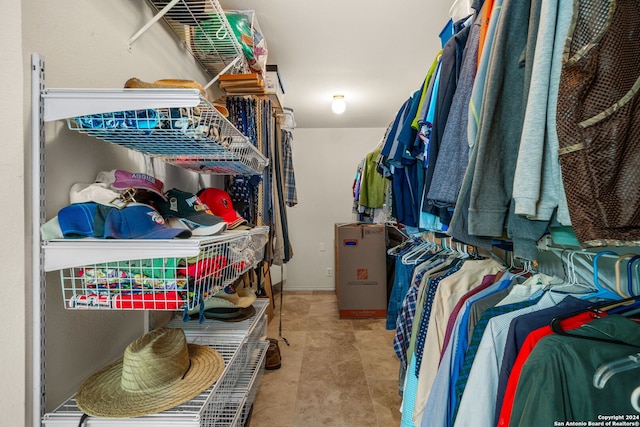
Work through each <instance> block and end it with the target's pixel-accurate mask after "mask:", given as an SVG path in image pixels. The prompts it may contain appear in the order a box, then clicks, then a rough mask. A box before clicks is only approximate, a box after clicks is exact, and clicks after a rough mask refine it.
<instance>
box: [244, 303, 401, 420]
mask: <svg viewBox="0 0 640 427" xmlns="http://www.w3.org/2000/svg"><path fill="white" fill-rule="evenodd" d="M282 297H283V302H282V317H281V318H280V295H279V294H276V295H275V301H276V308H275V310H274V317H273V319H272V320H271V322H270V323H269V325H268V328H267V336H268V337H270V338H279V336H280V335H281V337H284V338H286V340H287V342H289V345H287V344H286V343H285V342H284V340H283V339H282V338H280V339H279V347H280V351H281V353H282V368H280V369H278V370H274V371H265V373H264V375H263V377H262V381H261V385H260V389H259V391H258V394H257V396H256V399H255V401H254V411H253V413H252V415H251V422H250V427H394V426H398V425H400V413H399V410H398V408H399V407H400V404H401V401H402V400H401V398H400V396H399V395H398V379H397V378H398V368H399V361H398V359H397V357H396V356H395V353H394V351H393V334H394V332H395V331H387V330H386V329H385V326H386V320H385V319H340V318H339V312H338V304H337V298H336V296H335V293H334V292H324V291H322V292H317V291H316V292H297V291H296V292H293V291H292V292H286V290H285V293H284V295H283V296H282ZM280 322H281V324H280Z"/></svg>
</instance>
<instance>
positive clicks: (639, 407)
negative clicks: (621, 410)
mask: <svg viewBox="0 0 640 427" xmlns="http://www.w3.org/2000/svg"><path fill="white" fill-rule="evenodd" d="M631 406H633V409H635V410H636V411H637V412H640V387H636V389H635V390H633V392H631Z"/></svg>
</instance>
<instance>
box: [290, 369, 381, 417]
mask: <svg viewBox="0 0 640 427" xmlns="http://www.w3.org/2000/svg"><path fill="white" fill-rule="evenodd" d="M294 424H295V425H296V426H301V427H302V426H304V427H325V426H331V427H376V426H377V421H376V417H375V411H374V409H373V403H372V401H371V397H370V394H369V390H368V389H367V385H366V382H365V381H364V378H363V377H361V378H360V381H357V382H353V381H352V382H348V383H343V384H340V386H339V387H336V384H335V383H334V382H333V381H331V380H326V379H325V380H317V379H314V380H313V381H310V382H308V381H304V380H301V381H300V384H299V387H298V401H297V403H296V410H295V415H294Z"/></svg>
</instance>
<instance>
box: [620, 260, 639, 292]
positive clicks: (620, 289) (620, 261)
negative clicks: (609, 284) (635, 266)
mask: <svg viewBox="0 0 640 427" xmlns="http://www.w3.org/2000/svg"><path fill="white" fill-rule="evenodd" d="M635 256H636V254H624V255H620V256H619V257H618V259H616V264H615V272H616V290H617V291H618V294H620V296H621V297H623V298H627V297H628V296H629V295H627V294H625V293H624V292H623V291H622V286H621V283H620V263H621V262H622V260H623V259H625V258H629V257H631V258H633V257H635ZM627 267H628V266H627ZM627 285H628V284H627Z"/></svg>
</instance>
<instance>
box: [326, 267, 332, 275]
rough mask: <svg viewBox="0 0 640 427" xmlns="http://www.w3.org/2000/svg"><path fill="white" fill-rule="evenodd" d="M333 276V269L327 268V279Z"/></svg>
mask: <svg viewBox="0 0 640 427" xmlns="http://www.w3.org/2000/svg"><path fill="white" fill-rule="evenodd" d="M331 276H333V268H331V267H327V277H331Z"/></svg>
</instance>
